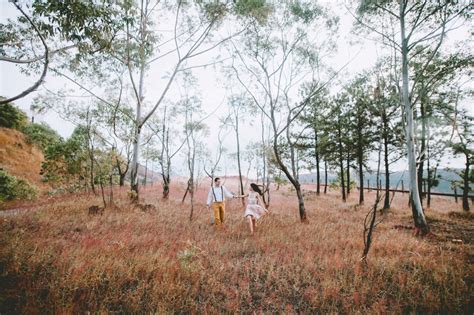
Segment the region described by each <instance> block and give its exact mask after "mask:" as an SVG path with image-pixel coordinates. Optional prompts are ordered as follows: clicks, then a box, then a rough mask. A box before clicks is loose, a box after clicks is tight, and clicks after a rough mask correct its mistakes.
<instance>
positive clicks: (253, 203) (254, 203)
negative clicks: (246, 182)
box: [244, 192, 265, 219]
mask: <svg viewBox="0 0 474 315" xmlns="http://www.w3.org/2000/svg"><path fill="white" fill-rule="evenodd" d="M257 196H258V193H256V192H250V193H249V196H248V199H247V207H246V208H245V213H244V217H247V216H249V215H251V216H253V217H254V218H255V219H259V218H260V217H261V216H262V215H264V214H265V209H264V208H263V207H262V206H260V205H259V204H258V199H257Z"/></svg>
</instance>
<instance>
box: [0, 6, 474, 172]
mask: <svg viewBox="0 0 474 315" xmlns="http://www.w3.org/2000/svg"><path fill="white" fill-rule="evenodd" d="M321 3H323V4H324V5H328V6H330V8H331V9H332V10H333V11H334V12H336V13H337V14H339V15H340V16H341V19H340V27H339V32H338V37H337V44H338V50H337V52H336V53H335V54H334V55H333V56H332V57H331V58H330V59H328V63H329V64H330V65H331V66H332V67H333V68H335V69H339V68H341V67H343V66H344V65H346V64H347V67H346V68H345V70H344V74H343V78H341V79H342V80H343V79H344V78H346V77H352V76H353V75H355V74H357V73H359V72H360V71H363V70H364V69H368V68H370V67H371V66H372V65H373V64H374V63H375V61H376V60H377V58H378V56H380V55H382V54H383V53H384V48H383V47H382V46H381V45H380V44H379V43H377V42H375V41H372V40H369V39H367V38H366V37H365V36H362V35H359V36H356V35H354V34H351V28H352V23H353V18H352V17H351V16H350V15H349V14H347V12H346V9H345V8H344V6H342V2H341V1H339V2H338V1H321ZM16 16H18V11H17V10H16V9H15V8H14V6H13V5H12V4H11V3H9V2H7V1H0V22H1V23H5V22H6V21H7V19H8V18H15V17H16ZM466 34H468V33H466V30H465V29H464V30H460V31H458V32H456V33H455V34H453V35H452V36H451V37H450V39H449V40H452V41H455V40H459V39H461V38H463V37H464V36H466ZM218 53H222V52H219V51H218V50H215V51H212V52H211V53H209V54H208V55H207V56H204V57H203V58H202V62H203V63H205V60H207V59H206V58H209V57H212V55H213V54H214V55H215V54H218ZM194 62H195V64H199V63H200V62H201V60H196V61H194ZM167 63H169V64H172V60H171V59H169V60H167V59H166V58H165V59H163V61H162V62H161V63H160V66H157V67H153V68H152V69H151V70H150V71H149V72H148V75H147V78H146V82H148V84H147V86H146V101H148V102H150V103H153V102H154V100H156V99H157V98H158V95H159V91H160V86H159V85H160V83H162V82H163V70H162V69H161V65H163V64H164V65H166V64H167ZM193 73H194V75H195V76H196V78H197V79H198V87H197V88H195V89H194V92H197V93H198V95H199V97H200V98H201V100H202V108H203V110H204V111H205V112H206V113H211V112H214V110H215V109H216V108H217V110H215V112H214V113H213V114H212V115H210V117H209V118H207V119H206V120H205V123H206V124H207V125H208V126H209V127H210V134H209V136H208V137H206V139H203V140H204V141H205V143H206V146H207V148H208V150H209V152H210V155H211V156H213V155H214V154H215V153H216V150H217V149H216V147H217V143H218V141H217V132H218V127H217V126H218V125H219V119H220V118H221V117H223V116H225V115H226V113H227V111H228V109H227V106H226V99H227V96H228V95H229V91H228V90H226V88H225V84H223V82H222V74H221V73H220V72H219V71H218V70H217V71H216V70H215V69H213V67H208V68H205V69H204V68H198V69H195V70H194V71H193ZM36 79H37V77H36V76H34V75H33V76H31V77H30V76H26V75H24V74H22V73H21V72H19V71H18V68H16V66H15V65H13V64H11V63H5V62H0V95H3V96H12V95H16V94H17V93H19V92H20V91H22V90H24V89H25V88H26V87H29V86H30V85H31V84H33V83H34V82H35V80H36ZM71 87H72V85H71V84H69V83H67V82H65V80H64V79H63V78H60V77H55V76H53V75H52V73H51V72H49V73H48V75H47V77H46V81H45V83H44V86H43V87H41V88H40V89H39V90H38V91H36V92H34V93H32V94H30V95H28V96H27V97H25V98H23V99H21V100H18V101H16V102H15V104H16V105H18V106H19V107H20V108H21V109H22V110H24V111H25V112H26V113H28V114H29V115H31V112H30V109H29V108H30V105H31V103H32V101H33V99H34V98H35V97H36V96H38V95H39V94H44V93H47V90H50V91H57V90H59V89H61V88H71ZM330 88H331V90H332V92H333V93H335V92H337V90H338V89H340V87H339V86H331V87H330ZM95 89H96V91H97V87H95ZM180 92H181V93H182V92H183V90H182V89H180V88H179V87H178V84H177V83H175V84H174V85H173V87H172V89H171V91H170V93H169V95H168V98H169V100H170V101H175V100H176V99H178V98H179V95H180V94H179V93H180ZM78 93H79V94H83V93H82V92H80V91H78ZM471 110H472V108H471ZM35 121H36V122H39V121H44V122H47V123H48V124H49V125H50V126H51V127H52V128H54V129H55V130H57V131H58V132H59V133H60V135H61V136H63V137H65V138H67V137H68V136H69V135H70V134H71V133H72V131H73V129H74V125H73V124H71V123H70V122H68V121H65V120H63V119H61V118H60V117H59V116H58V115H57V114H55V113H54V112H51V111H50V112H48V113H46V114H43V115H40V116H36V117H35ZM250 123H251V121H250V120H249V119H246V120H245V121H243V122H242V133H241V143H242V145H241V146H242V147H245V145H246V144H248V143H250V142H252V141H253V142H256V141H259V138H258V136H257V137H256V132H255V128H256V126H257V125H258V124H259V121H258V120H257V121H255V122H253V124H252V125H251V124H250ZM225 134H226V136H225V138H224V145H225V147H226V148H227V152H229V153H232V152H235V150H236V144H235V141H234V135H233V134H232V132H231V130H229V131H228V132H226V133H225ZM257 134H259V133H257ZM448 156H449V157H448ZM374 159H375V158H374ZM183 161H184V157H182V156H179V157H178V158H177V160H176V162H175V165H176V168H175V170H176V171H175V172H176V173H179V174H184V173H186V170H185V168H184V167H183V166H182V165H184V163H182V162H183ZM441 165H442V166H449V167H454V168H461V167H463V161H462V159H461V158H452V156H451V155H450V154H447V157H446V158H445V159H443V160H442V163H441ZM372 167H375V163H374V164H373V165H372ZM245 168H246V166H244V169H245ZM405 168H406V161H403V160H402V161H400V162H398V163H397V164H395V165H394V170H404V169H405ZM221 172H224V173H226V174H227V175H233V174H236V162H235V161H234V160H232V159H231V158H229V157H228V156H225V157H224V159H223V162H222V163H221Z"/></svg>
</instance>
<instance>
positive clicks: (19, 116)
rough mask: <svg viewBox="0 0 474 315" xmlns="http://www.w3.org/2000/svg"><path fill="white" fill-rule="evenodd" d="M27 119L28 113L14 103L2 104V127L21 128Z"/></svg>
mask: <svg viewBox="0 0 474 315" xmlns="http://www.w3.org/2000/svg"><path fill="white" fill-rule="evenodd" d="M27 121H28V117H27V116H26V114H25V113H24V112H23V111H22V110H20V109H19V108H17V107H16V106H14V105H13V104H10V103H6V104H3V105H0V127H5V128H12V129H20V128H21V127H22V126H24V125H26V123H27Z"/></svg>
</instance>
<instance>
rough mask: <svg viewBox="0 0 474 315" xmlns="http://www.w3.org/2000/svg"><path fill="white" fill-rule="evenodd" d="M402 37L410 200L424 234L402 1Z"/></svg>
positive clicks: (426, 230) (403, 3)
mask: <svg viewBox="0 0 474 315" xmlns="http://www.w3.org/2000/svg"><path fill="white" fill-rule="evenodd" d="M399 3H400V33H401V34H400V35H401V47H402V82H403V83H402V105H403V111H404V114H405V120H406V126H405V132H406V144H407V155H408V156H407V158H408V172H409V178H410V200H411V206H412V212H413V221H414V223H415V227H416V229H417V232H418V231H421V233H422V234H427V233H428V232H429V227H428V224H427V222H426V218H425V214H424V213H423V207H422V205H421V201H420V194H419V191H418V181H417V176H416V175H417V174H416V159H415V145H414V123H413V109H412V107H411V102H410V99H409V90H408V80H409V76H408V43H407V39H406V35H405V18H404V15H405V9H406V7H405V4H406V3H405V2H404V1H400V2H399Z"/></svg>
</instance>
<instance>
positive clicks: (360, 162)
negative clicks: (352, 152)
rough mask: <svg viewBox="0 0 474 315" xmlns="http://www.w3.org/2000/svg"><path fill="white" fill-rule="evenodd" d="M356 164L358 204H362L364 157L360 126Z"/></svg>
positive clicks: (359, 128) (359, 127)
mask: <svg viewBox="0 0 474 315" xmlns="http://www.w3.org/2000/svg"><path fill="white" fill-rule="evenodd" d="M357 138H358V139H357V140H358V145H357V164H358V165H359V186H360V188H359V204H360V205H361V204H363V203H364V169H363V166H364V165H363V162H364V155H363V147H362V141H363V140H362V126H358V130H357Z"/></svg>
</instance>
